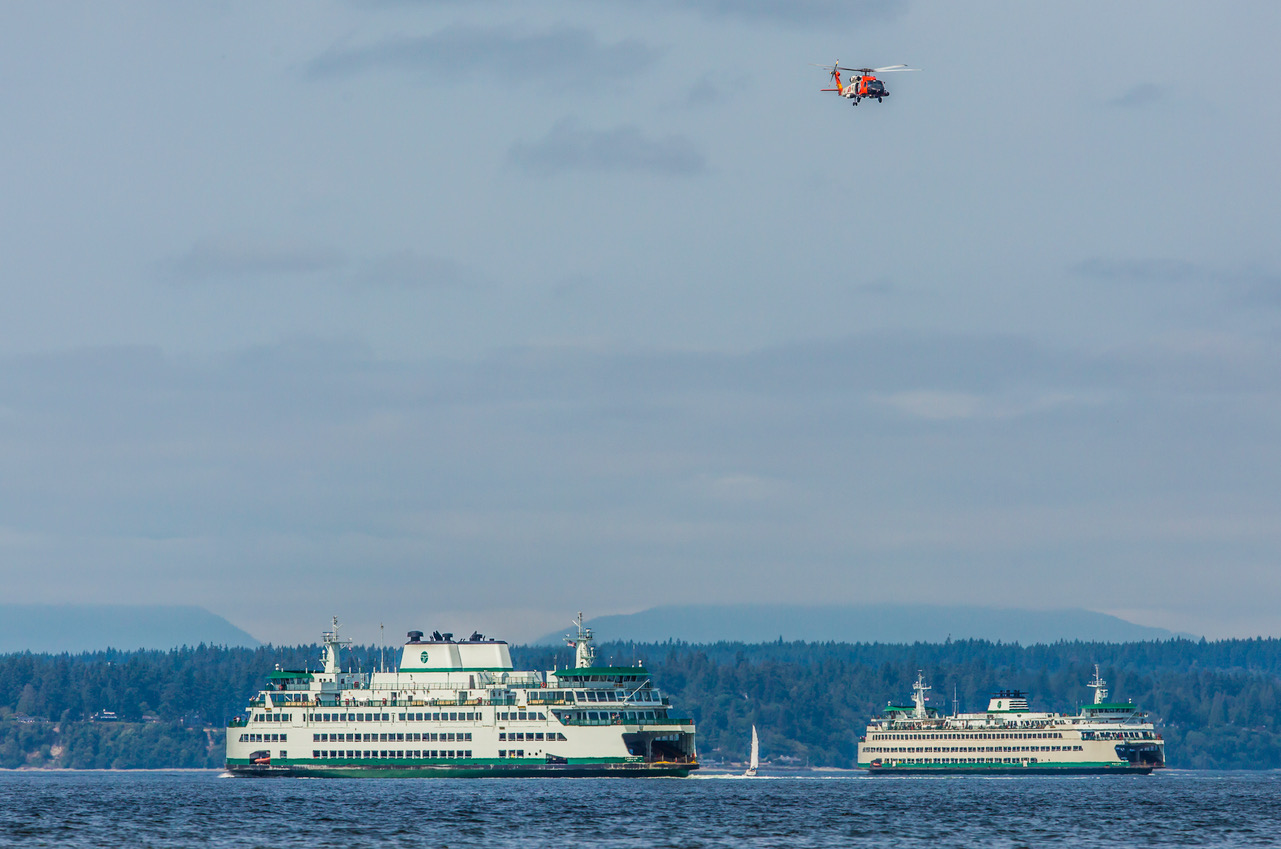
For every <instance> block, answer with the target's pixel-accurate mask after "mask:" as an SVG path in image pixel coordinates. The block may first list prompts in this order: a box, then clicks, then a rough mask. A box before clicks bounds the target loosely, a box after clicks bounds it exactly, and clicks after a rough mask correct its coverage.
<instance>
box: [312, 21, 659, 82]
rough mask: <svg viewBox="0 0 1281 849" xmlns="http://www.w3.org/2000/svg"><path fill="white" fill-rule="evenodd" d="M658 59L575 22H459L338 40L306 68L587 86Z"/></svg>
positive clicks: (320, 72)
mask: <svg viewBox="0 0 1281 849" xmlns="http://www.w3.org/2000/svg"><path fill="white" fill-rule="evenodd" d="M656 57H657V51H655V50H654V49H653V48H651V47H648V46H647V45H645V44H643V43H641V42H639V41H636V40H634V39H626V40H623V41H618V42H614V43H611V44H606V43H604V42H602V41H601V40H600V39H598V38H597V37H596V36H595V35H594V34H592V33H590V32H588V31H587V30H584V29H579V28H576V27H567V26H561V27H556V28H554V29H551V30H548V31H546V32H542V33H533V34H530V33H522V32H519V31H517V30H515V29H513V28H511V27H506V26H494V27H474V26H463V25H457V26H452V27H448V28H446V29H442V30H440V31H438V32H435V33H432V34H431V35H423V36H406V35H398V36H394V37H390V38H385V39H382V40H380V41H375V42H373V43H371V44H365V45H360V46H345V45H334V46H333V47H330V48H329V49H328V50H326V51H325V52H324V53H322V54H321V55H320V56H317V57H316V58H315V59H313V60H312V61H311V63H310V64H309V65H308V66H307V73H308V75H309V76H310V77H312V78H313V79H324V78H329V77H339V76H350V75H353V74H359V73H365V72H369V71H396V72H402V73H416V74H426V75H430V76H432V77H436V78H442V79H464V78H469V77H476V76H489V77H493V78H495V79H496V80H500V81H501V82H502V83H503V84H504V85H513V84H521V83H526V82H531V81H547V80H551V81H555V82H557V83H581V84H583V85H589V84H591V82H592V81H593V80H598V79H601V78H603V77H607V78H610V79H617V78H620V77H623V76H627V75H631V74H634V73H636V71H637V70H638V69H643V68H645V67H648V66H649V65H650V64H652V63H653V61H654V59H655V58H656Z"/></svg>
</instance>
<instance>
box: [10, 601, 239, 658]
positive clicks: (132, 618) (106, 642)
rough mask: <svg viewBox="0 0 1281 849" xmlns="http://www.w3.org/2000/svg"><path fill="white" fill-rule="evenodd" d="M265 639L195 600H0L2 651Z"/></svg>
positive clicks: (148, 646) (234, 643)
mask: <svg viewBox="0 0 1281 849" xmlns="http://www.w3.org/2000/svg"><path fill="white" fill-rule="evenodd" d="M201 643H204V644H205V645H221V646H246V647H249V648H256V647H257V646H260V645H262V643H261V642H259V641H258V640H257V639H256V638H255V637H254V636H253V635H252V634H249V633H248V632H246V631H244V630H242V629H240V628H238V627H236V626H235V625H233V624H231V623H230V622H228V621H227V620H226V619H224V618H223V617H221V616H219V615H217V614H216V613H211V612H209V611H208V610H206V609H205V608H203V607H199V606H196V605H161V604H0V653H13V652H24V651H30V652H36V653H40V652H48V653H53V654H59V653H62V652H70V653H73V654H74V653H77V652H85V651H99V650H102V649H107V648H114V649H164V650H168V649H172V648H177V647H179V646H184V645H186V646H192V647H194V646H197V645H200V644H201Z"/></svg>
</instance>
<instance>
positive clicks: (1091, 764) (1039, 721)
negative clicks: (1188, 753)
mask: <svg viewBox="0 0 1281 849" xmlns="http://www.w3.org/2000/svg"><path fill="white" fill-rule="evenodd" d="M1105 684H1106V682H1104V681H1103V679H1101V678H1100V677H1099V670H1098V667H1097V666H1096V667H1095V668H1094V680H1092V681H1091V682H1090V683H1089V684H1088V685H1087V686H1089V687H1091V688H1093V689H1094V702H1093V704H1088V705H1085V706H1083V707H1082V708H1081V709H1080V711H1079V712H1078V713H1077V714H1076V715H1075V716H1072V715H1067V714H1059V713H1039V712H1036V711H1033V710H1031V709H1029V707H1028V702H1027V696H1026V695H1025V694H1024V693H1022V692H1020V691H1018V690H1002V691H1000V692H998V693H996V694H995V695H993V696H992V698H991V700H990V701H989V702H988V707H987V710H986V711H984V712H982V713H953V714H952V715H951V716H942V715H940V714H939V713H938V712H937V711H936V710H934V709H933V708H929V707H926V704H925V702H926V700H927V696H926V692H927V691H928V690H929V689H930V687H929V686H928V685H927V684H926V683H925V678H924V676H923V675H918V676H917V679H916V683H915V684H914V685H913V688H912V690H913V693H912V696H913V697H912V704H911V705H890V706H889V707H887V708H886V709H885V712H884V713H883V714H882V715H881V716H879V717H876V718H874V719H872V721H871V722H870V723H869V724H868V726H867V732H866V733H865V734H864V736H862V737H860V738H859V743H858V766H859V767H860V768H862V769H866V770H869V771H870V772H871V773H873V774H877V775H903V774H917V775H920V774H929V775H939V774H958V773H959V774H971V775H972V774H984V775H990V774H1006V775H1009V774H1015V775H1035V774H1039V775H1047V774H1053V775H1062V774H1075V775H1080V774H1099V773H1142V774H1148V773H1151V772H1152V770H1154V769H1160V768H1162V767H1164V766H1165V741H1164V740H1163V739H1162V738H1161V734H1160V732H1158V731H1157V729H1156V727H1155V726H1154V725H1153V723H1152V722H1151V721H1150V720H1148V718H1147V714H1146V713H1144V712H1143V711H1140V710H1139V709H1138V708H1137V707H1135V706H1134V705H1133V704H1131V703H1129V702H1112V701H1108V691H1107V688H1106V686H1105Z"/></svg>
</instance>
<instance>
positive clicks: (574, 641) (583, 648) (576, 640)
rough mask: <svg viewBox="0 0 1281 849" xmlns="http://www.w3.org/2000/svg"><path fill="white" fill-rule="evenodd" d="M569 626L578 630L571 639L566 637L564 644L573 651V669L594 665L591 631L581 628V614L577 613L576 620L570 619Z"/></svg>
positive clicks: (594, 651) (594, 653) (594, 657)
mask: <svg viewBox="0 0 1281 849" xmlns="http://www.w3.org/2000/svg"><path fill="white" fill-rule="evenodd" d="M570 624H572V625H573V626H574V627H576V628H577V629H578V633H577V634H576V635H575V636H573V637H566V638H565V643H566V645H568V646H569V647H570V648H572V649H573V650H574V667H575V668H576V669H585V668H586V667H589V666H592V665H593V664H595V663H596V649H595V647H593V646H592V629H591V628H586V627H584V626H583V612H582V611H581V610H580V611H579V612H578V618H577V619H571V620H570Z"/></svg>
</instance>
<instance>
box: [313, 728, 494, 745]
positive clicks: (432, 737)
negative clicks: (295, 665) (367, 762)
mask: <svg viewBox="0 0 1281 849" xmlns="http://www.w3.org/2000/svg"><path fill="white" fill-rule="evenodd" d="M311 742H313V743H339V742H341V743H470V742H471V732H470V731H450V732H448V733H445V732H443V731H442V732H440V733H437V734H427V733H413V734H411V733H409V732H405V733H404V734H392V733H390V732H389V733H387V734H363V733H353V734H313V735H311Z"/></svg>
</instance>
